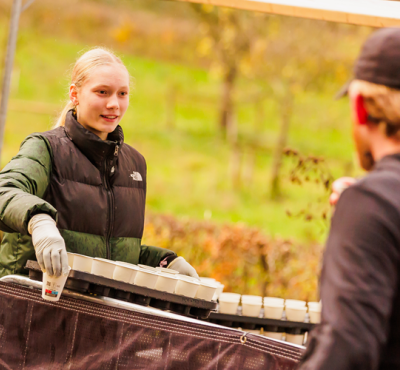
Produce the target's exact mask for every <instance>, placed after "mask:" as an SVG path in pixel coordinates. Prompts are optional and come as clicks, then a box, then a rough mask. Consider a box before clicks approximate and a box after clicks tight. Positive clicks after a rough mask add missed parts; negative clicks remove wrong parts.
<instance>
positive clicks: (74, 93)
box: [69, 84, 79, 105]
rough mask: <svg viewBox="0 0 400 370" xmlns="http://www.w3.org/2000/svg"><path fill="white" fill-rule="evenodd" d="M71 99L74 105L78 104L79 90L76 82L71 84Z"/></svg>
mask: <svg viewBox="0 0 400 370" xmlns="http://www.w3.org/2000/svg"><path fill="white" fill-rule="evenodd" d="M69 99H70V100H71V102H72V103H73V104H74V105H78V104H79V102H78V91H77V89H76V86H75V84H71V86H70V87H69Z"/></svg>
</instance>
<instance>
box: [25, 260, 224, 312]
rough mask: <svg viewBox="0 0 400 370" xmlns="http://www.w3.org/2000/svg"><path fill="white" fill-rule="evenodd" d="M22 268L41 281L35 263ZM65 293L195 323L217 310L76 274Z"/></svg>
mask: <svg viewBox="0 0 400 370" xmlns="http://www.w3.org/2000/svg"><path fill="white" fill-rule="evenodd" d="M25 268H26V269H28V270H29V278H30V279H32V280H37V281H42V279H43V277H42V276H43V274H42V271H41V270H40V267H39V264H38V263H37V262H36V261H28V262H27V263H26V266H25ZM65 289H69V290H73V291H76V292H79V293H84V294H93V295H100V296H104V297H110V298H114V299H119V300H121V301H125V302H131V303H136V304H140V305H142V306H151V307H154V308H158V309H160V310H167V311H171V312H174V313H177V314H180V315H184V316H189V317H194V318H198V319H207V318H208V317H209V315H210V312H211V311H213V310H215V309H216V308H217V303H216V302H210V301H206V300H204V299H197V298H189V297H185V296H182V295H177V294H173V293H167V292H162V291H159V290H155V289H149V288H145V287H141V286H138V285H132V284H128V283H124V282H122V281H117V280H113V279H108V278H105V277H102V276H97V275H93V274H89V273H87V272H81V271H77V270H71V271H70V273H69V276H68V279H67V282H66V283H65Z"/></svg>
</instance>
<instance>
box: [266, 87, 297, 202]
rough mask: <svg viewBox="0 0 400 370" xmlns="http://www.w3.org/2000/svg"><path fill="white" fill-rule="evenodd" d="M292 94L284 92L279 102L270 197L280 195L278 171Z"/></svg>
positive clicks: (285, 137) (287, 125)
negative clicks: (276, 140)
mask: <svg viewBox="0 0 400 370" xmlns="http://www.w3.org/2000/svg"><path fill="white" fill-rule="evenodd" d="M292 110H293V96H292V94H291V93H290V92H288V93H287V94H286V96H285V97H284V98H283V100H282V102H281V125H280V130H279V137H278V142H277V143H276V147H275V151H274V156H273V161H272V176H271V198H272V199H278V198H279V197H280V196H281V195H282V192H281V187H280V171H281V167H282V157H283V150H284V149H285V146H286V143H287V139H288V135H289V126H290V120H291V118H292Z"/></svg>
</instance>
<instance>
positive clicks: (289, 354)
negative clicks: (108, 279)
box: [0, 282, 302, 370]
mask: <svg viewBox="0 0 400 370" xmlns="http://www.w3.org/2000/svg"><path fill="white" fill-rule="evenodd" d="M301 352H302V349H301V348H297V347H295V346H290V345H286V344H285V343H281V342H276V341H273V340H271V339H268V338H265V337H262V336H258V335H252V334H246V335H244V333H243V332H241V331H237V330H231V329H227V328H223V327H216V326H215V327H213V326H209V325H206V324H205V323H203V322H200V321H194V320H193V322H185V320H184V319H179V317H178V316H177V319H169V318H165V317H158V316H157V315H151V314H144V313H142V312H134V311H130V310H125V309H121V308H116V307H110V306H106V305H104V304H99V303H93V302H87V301H84V300H82V299H76V298H71V297H66V296H64V297H62V298H61V300H60V301H59V302H48V301H44V300H43V299H42V298H41V291H40V290H38V289H32V288H29V287H24V286H21V285H17V284H14V283H5V282H0V368H1V369H12V370H19V369H21V370H22V369H26V370H28V369H71V370H75V369H76V370H78V369H79V370H82V369H96V370H99V369H109V370H111V369H120V370H125V369H147V370H153V369H154V370H155V369H160V370H161V369H163V370H166V369H179V370H185V369H192V370H197V369H199V370H200V369H203V370H207V369H210V370H211V369H215V370H223V369H240V370H247V369H248V370H256V369H260V370H261V369H263V370H278V369H279V370H291V369H295V368H296V364H297V363H298V361H299V358H300V356H301Z"/></svg>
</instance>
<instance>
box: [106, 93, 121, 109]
mask: <svg viewBox="0 0 400 370" xmlns="http://www.w3.org/2000/svg"><path fill="white" fill-rule="evenodd" d="M118 108H119V104H118V98H117V96H115V95H112V96H110V99H108V101H107V109H118Z"/></svg>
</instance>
